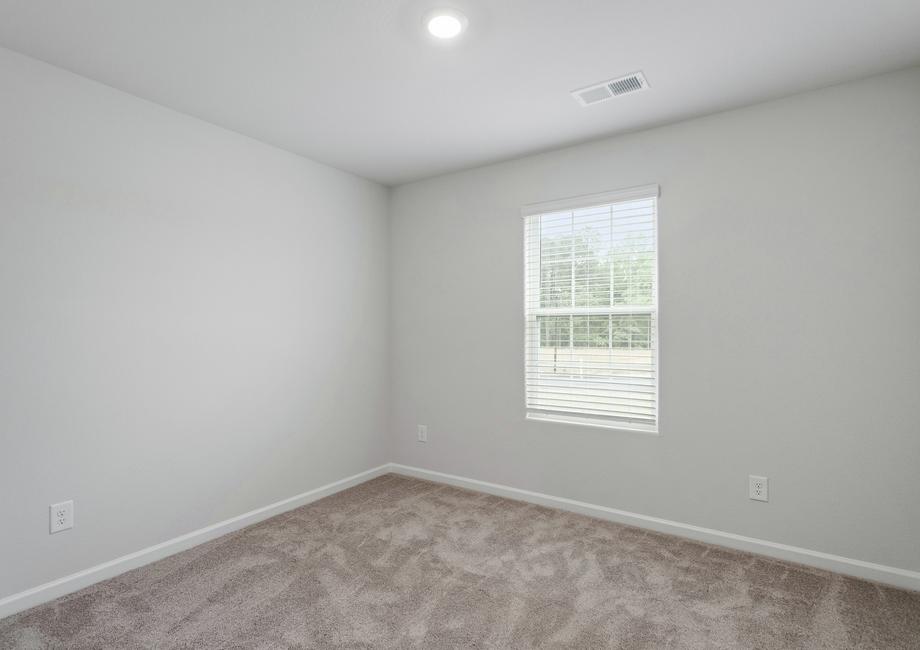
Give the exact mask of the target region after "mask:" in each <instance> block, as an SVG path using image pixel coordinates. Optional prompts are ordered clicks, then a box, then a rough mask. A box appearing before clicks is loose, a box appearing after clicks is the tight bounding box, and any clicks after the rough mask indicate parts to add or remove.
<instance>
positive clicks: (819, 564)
mask: <svg viewBox="0 0 920 650" xmlns="http://www.w3.org/2000/svg"><path fill="white" fill-rule="evenodd" d="M389 466H390V471H391V472H395V473H397V474H403V475H404V476H412V477H415V478H422V479H426V480H429V481H436V482H439V483H446V484H448V485H453V486H455V487H462V488H466V489H469V490H476V491H478V492H486V493H488V494H494V495H496V496H502V497H507V498H510V499H517V500H518V501H526V502H528V503H534V504H537V505H542V506H547V507H550V508H557V509H559V510H567V511H569V512H575V513H578V514H582V515H588V516H590V517H595V518H597V519H604V520H606V521H612V522H615V523H619V524H627V525H629V526H636V527H638V528H646V529H649V530H654V531H657V532H660V533H667V534H669V535H676V536H678V537H685V538H688V539H693V540H696V541H698V542H705V543H707V544H714V545H716V546H724V547H727V548H732V549H735V550H739V551H746V552H749V553H755V554H758V555H764V556H767V557H771V558H775V559H779V560H786V561H788V562H795V563H798V564H803V565H806V566H810V567H814V568H817V569H823V570H825V571H831V572H834V573H841V574H844V575H848V576H852V577H855V578H862V579H864V580H872V581H874V582H879V583H883V584H887V585H891V586H893V587H899V588H901V589H910V590H913V591H920V571H912V570H910V569H900V568H897V567H891V566H886V565H883V564H877V563H874V562H867V561H864V560H856V559H853V558H848V557H843V556H841V555H834V554H832V553H825V552H823V551H814V550H811V549H807V548H801V547H798V546H791V545H789V544H780V543H777V542H770V541H767V540H763V539H757V538H754V537H747V536H744V535H738V534H735V533H728V532H725V531H721V530H715V529H712V528H704V527H702V526H695V525H693V524H685V523H682V522H679V521H671V520H668V519H661V518H659V517H652V516H649V515H642V514H638V513H635V512H628V511H626V510H617V509H615V508H608V507H607V506H599V505H595V504H593V503H585V502H583V501H576V500H574V499H567V498H564V497H556V496H552V495H549V494H542V493H540V492H531V491H529V490H522V489H520V488H515V487H511V486H508V485H501V484H498V483H489V482H487V481H480V480H477V479H471V478H466V477H463V476H456V475H454V474H445V473H444V472H436V471H433V470H428V469H422V468H420V467H412V466H409V465H401V464H399V463H390V464H389Z"/></svg>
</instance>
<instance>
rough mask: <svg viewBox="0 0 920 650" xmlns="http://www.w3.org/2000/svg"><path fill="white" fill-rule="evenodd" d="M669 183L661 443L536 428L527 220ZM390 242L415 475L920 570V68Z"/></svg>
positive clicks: (673, 137)
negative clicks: (530, 214)
mask: <svg viewBox="0 0 920 650" xmlns="http://www.w3.org/2000/svg"><path fill="white" fill-rule="evenodd" d="M623 101H629V99H628V98H627V99H625V100H623ZM590 110H615V104H610V105H609V107H595V109H590ZM647 183H659V184H660V185H661V198H660V206H659V207H660V227H659V247H660V310H661V321H660V328H661V329H660V345H661V435H660V436H658V437H654V436H647V435H640V434H629V433H623V432H617V431H610V430H604V429H596V428H586V427H578V426H571V425H563V424H549V423H545V422H533V421H527V420H525V419H524V413H525V410H524V386H523V331H524V328H523V296H522V292H523V251H522V236H523V230H522V223H521V218H520V212H519V211H520V206H521V205H523V204H527V203H533V202H539V201H545V200H551V199H557V198H561V197H569V196H576V195H580V194H589V193H594V192H600V191H607V190H615V189H619V188H625V187H631V186H636V185H643V184H647ZM390 219H391V230H390V243H391V327H390V333H391V378H392V380H391V396H392V413H391V437H392V440H393V445H394V458H393V460H394V461H396V462H400V463H405V464H408V465H414V466H420V467H425V468H429V469H433V470H438V471H443V472H448V473H452V474H458V475H461V476H468V477H472V478H476V479H481V480H485V481H492V482H496V483H501V484H506V485H512V486H515V487H519V488H523V489H528V490H535V491H539V492H544V493H548V494H552V495H557V496H563V497H569V498H574V499H579V500H582V501H587V502H589V503H596V504H601V505H606V506H610V507H614V508H620V509H624V510H628V511H633V512H637V513H642V514H646V515H652V516H657V517H663V518H666V519H671V520H676V521H680V522H685V523H690V524H696V525H700V526H706V527H710V528H715V529H719V530H724V531H729V532H734V533H739V534H742V535H748V536H752V537H756V538H760V539H765V540H770V541H775V542H782V543H788V544H793V545H796V546H800V547H805V548H810V549H815V550H820V551H825V552H830V553H835V554H839V555H843V556H847V557H852V558H857V559H862V560H867V561H873V562H878V563H882V564H887V565H891V566H895V567H899V568H907V569H914V570H916V569H920V545H918V544H917V540H918V539H920V510H918V508H917V503H920V481H918V480H917V476H918V473H917V472H918V467H920V400H918V399H917V393H918V388H920V343H918V336H920V335H918V332H920V255H918V253H917V248H918V245H920V68H914V69H910V70H906V71H901V72H898V73H892V74H889V75H884V76H878V77H874V78H871V79H867V80H863V81H860V82H856V83H851V84H847V85H841V86H837V87H833V88H828V89H824V90H820V91H815V92H812V93H808V94H803V95H799V96H795V97H790V98H786V99H783V100H779V101H775V102H771V103H767V104H762V105H758V106H754V107H750V108H747V109H742V110H737V111H731V112H726V113H722V114H718V115H714V116H710V117H707V118H702V119H697V120H693V121H690V122H685V123H681V124H677V125H672V126H668V127H663V128H658V129H654V130H650V131H646V132H641V133H635V134H630V135H627V136H622V137H618V138H613V139H609V140H604V141H597V142H593V143H589V144H585V145H581V146H577V147H572V148H568V149H564V150H560V151H556V152H551V153H547V154H542V155H538V156H533V157H528V158H523V159H519V160H516V161H512V162H508V163H502V164H498V165H493V166H488V167H483V168H478V169H474V170H470V171H466V172H461V173H456V174H452V175H447V176H442V177H438V178H434V179H430V180H428V181H421V182H418V183H414V184H410V185H405V186H401V187H398V188H395V189H394V191H393V192H392V194H391V204H390ZM417 423H422V424H427V425H428V427H429V429H428V430H429V442H427V443H425V444H422V443H418V442H416V441H415V425H416V424H417ZM748 474H759V475H765V476H768V477H769V478H770V480H771V486H770V487H771V500H770V502H769V503H760V502H755V501H750V500H748V498H747V477H748Z"/></svg>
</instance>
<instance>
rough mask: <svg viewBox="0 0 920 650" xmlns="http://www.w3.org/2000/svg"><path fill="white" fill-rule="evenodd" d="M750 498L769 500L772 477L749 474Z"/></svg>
mask: <svg viewBox="0 0 920 650" xmlns="http://www.w3.org/2000/svg"><path fill="white" fill-rule="evenodd" d="M748 498H750V499H753V500H754V501H769V500H770V479H768V478H767V477H766V476H753V475H751V476H748Z"/></svg>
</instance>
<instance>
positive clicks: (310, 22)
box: [0, 0, 920, 185]
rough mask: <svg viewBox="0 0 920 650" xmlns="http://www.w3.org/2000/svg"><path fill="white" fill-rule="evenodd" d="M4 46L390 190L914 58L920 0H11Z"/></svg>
mask: <svg viewBox="0 0 920 650" xmlns="http://www.w3.org/2000/svg"><path fill="white" fill-rule="evenodd" d="M445 5H447V6H454V7H457V8H459V9H461V10H462V11H464V12H465V13H466V14H467V16H468V17H469V28H468V29H467V31H466V33H465V34H464V35H463V36H462V37H461V39H460V40H459V42H456V43H452V44H450V45H447V46H445V45H444V44H443V43H434V42H432V41H431V40H430V39H429V38H428V37H427V35H426V34H425V33H424V30H423V28H422V24H421V17H422V15H423V14H424V13H425V12H426V11H427V10H429V9H431V8H433V7H438V6H445ZM0 44H2V45H4V46H6V47H8V48H10V49H13V50H17V51H19V52H22V53H24V54H27V55H30V56H33V57H35V58H38V59H42V60H44V61H47V62H49V63H53V64H55V65H58V66H60V67H62V68H66V69H68V70H72V71H74V72H77V73H79V74H82V75H85V76H87V77H90V78H92V79H96V80H98V81H101V82H103V83H106V84H109V85H111V86H114V87H116V88H119V89H121V90H124V91H127V92H130V93H133V94H135V95H138V96H140V97H144V98H146V99H150V100H152V101H155V102H158V103H160V104H163V105H165V106H169V107H171V108H174V109H176V110H179V111H183V112H185V113H188V114H191V115H194V116H197V117H200V118H202V119H204V120H207V121H209V122H213V123H215V124H219V125H221V126H224V127H227V128H230V129H233V130H235V131H238V132H240V133H244V134H247V135H250V136H252V137H255V138H258V139H260V140H264V141H265V142H269V143H271V144H274V145H277V146H279V147H282V148H284V149H288V150H290V151H294V152H296V153H300V154H303V155H304V156H307V157H310V158H313V159H315V160H319V161H321V162H325V163H328V164H330V165H334V166H336V167H340V168H342V169H346V170H348V171H352V172H354V173H356V174H360V175H362V176H366V177H368V178H371V179H374V180H377V181H380V182H382V183H385V184H390V185H392V184H397V183H402V182H405V181H409V180H414V179H418V178H422V177H426V176H432V175H435V174H438V173H442V172H445V171H449V170H454V169H459V168H463V167H471V166H474V165H478V164H481V163H485V162H491V161H495V160H500V159H504V158H510V157H514V156H518V155H521V154H524V153H529V152H534V151H539V150H543V149H548V148H553V147H557V146H561V145H565V144H569V143H573V142H578V141H583V140H587V139H590V138H594V137H597V136H601V135H609V134H614V133H617V132H622V131H627V130H635V129H637V128H642V127H645V126H650V125H653V124H661V123H665V122H670V121H675V120H679V119H683V118H686V117H690V116H693V115H700V114H704V113H710V112H714V111H719V110H723V109H726V108H730V107H734V106H740V105H744V104H749V103H753V102H756V101H760V100H763V99H767V98H771V97H777V96H780V95H786V94H790V93H794V92H797V91H800V90H804V89H809V88H815V87H819V86H824V85H829V84H833V83H837V82H840V81H844V80H848V79H853V78H857V77H860V76H865V75H869V74H872V73H875V72H880V71H884V70H890V69H895V68H899V67H904V66H907V65H911V64H914V63H918V62H920V1H918V0H771V1H769V2H766V1H755V0H693V1H688V0H444V1H443V2H442V1H440V0H271V1H267V0H146V1H145V2H142V1H140V0H133V1H126V0H0ZM636 70H643V71H644V72H645V74H646V76H647V77H648V81H649V84H650V86H651V88H650V90H648V91H645V92H642V93H638V94H636V95H631V96H626V97H622V98H619V99H615V100H613V101H608V102H603V103H600V104H597V105H595V106H591V107H587V108H583V107H580V106H579V105H578V104H577V103H576V102H575V101H574V100H573V99H572V97H571V96H570V95H569V91H571V90H573V89H575V88H579V87H582V86H586V85H589V84H592V83H594V82H597V81H602V80H604V79H608V78H611V77H615V76H619V75H621V74H625V73H629V72H634V71H636ZM918 110H920V108H918Z"/></svg>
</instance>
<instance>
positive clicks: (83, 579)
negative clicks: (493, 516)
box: [0, 463, 393, 619]
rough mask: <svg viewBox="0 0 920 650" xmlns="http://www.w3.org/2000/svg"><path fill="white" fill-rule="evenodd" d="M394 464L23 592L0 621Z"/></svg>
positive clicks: (5, 602)
mask: <svg viewBox="0 0 920 650" xmlns="http://www.w3.org/2000/svg"><path fill="white" fill-rule="evenodd" d="M392 465H393V463H384V464H383V465H378V466H377V467H372V468H371V469H369V470H365V471H363V472H359V473H358V474H354V475H352V476H347V477H345V478H343V479H340V480H338V481H333V482H332V483H327V484H326V485H322V486H320V487H318V488H315V489H313V490H308V491H307V492H303V493H301V494H297V495H295V496H292V497H289V498H287V499H282V500H281V501H276V502H275V503H271V504H269V505H267V506H263V507H261V508H257V509H255V510H250V511H249V512H245V513H243V514H241V515H238V516H236V517H232V518H230V519H226V520H224V521H220V522H218V523H216V524H212V525H210V526H206V527H204V528H199V529H198V530H194V531H192V532H190V533H186V534H185V535H180V536H179V537H174V538H173V539H170V540H167V541H165V542H161V543H159V544H155V545H153V546H148V547H147V548H144V549H141V550H139V551H135V552H134V553H129V554H128V555H123V556H121V557H118V558H115V559H114V560H110V561H108V562H103V563H102V564H97V565H96V566H93V567H90V568H88V569H83V570H82V571H77V572H76V573H72V574H70V575H67V576H64V577H62V578H58V579H56V580H52V581H50V582H46V583H44V584H40V585H38V586H36V587H32V588H31V589H26V590H24V591H20V592H18V593H15V594H11V595H9V596H6V597H5V598H0V619H3V618H6V617H7V616H12V615H13V614H17V613H19V612H21V611H24V610H26V609H29V608H31V607H35V606H36V605H41V604H42V603H45V602H48V601H50V600H54V599H55V598H60V597H61V596H66V595H67V594H70V593H73V592H74V591H78V590H80V589H83V588H85V587H89V586H91V585H93V584H95V583H97V582H101V581H103V580H107V579H109V578H113V577H115V576H117V575H120V574H122V573H124V572H126V571H130V570H131V569H136V568H138V567H141V566H144V565H145V564H150V563H151V562H155V561H157V560H161V559H163V558H165V557H168V556H170V555H174V554H176V553H179V552H181V551H184V550H186V549H189V548H192V547H193V546H198V545H199V544H203V543H205V542H208V541H210V540H212V539H216V538H217V537H220V536H221V535H226V534H227V533H231V532H233V531H235V530H239V529H241V528H245V527H246V526H250V525H252V524H255V523H258V522H260V521H263V520H265V519H268V518H270V517H274V516H275V515H279V514H281V513H283V512H287V511H288V510H293V509H294V508H299V507H300V506H303V505H306V504H308V503H312V502H313V501H317V500H319V499H322V498H323V497H327V496H330V495H332V494H335V493H336V492H341V491H342V490H346V489H348V488H350V487H354V486H355V485H359V484H361V483H364V482H365V481H369V480H371V479H373V478H376V477H378V476H382V475H383V474H388V473H391V472H392V471H393V469H392Z"/></svg>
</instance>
